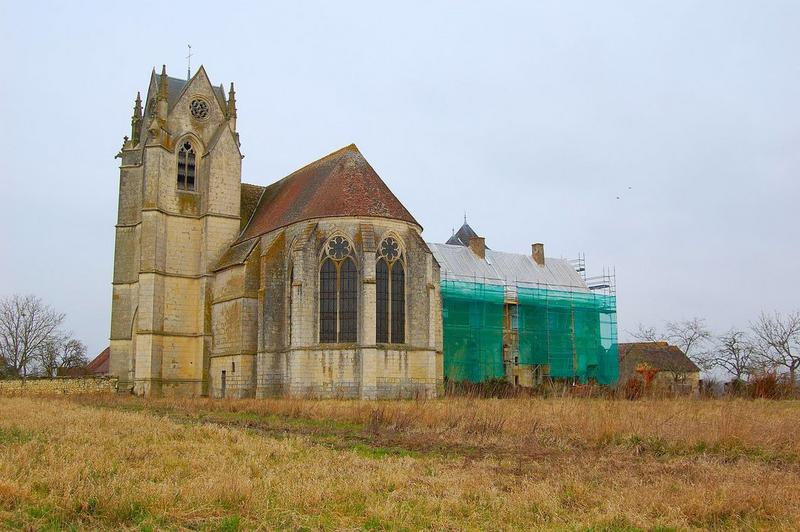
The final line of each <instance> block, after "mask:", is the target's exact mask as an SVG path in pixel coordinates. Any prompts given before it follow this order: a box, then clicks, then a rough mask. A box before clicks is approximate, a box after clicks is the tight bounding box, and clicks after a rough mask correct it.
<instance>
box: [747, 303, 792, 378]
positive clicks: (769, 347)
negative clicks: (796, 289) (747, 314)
mask: <svg viewBox="0 0 800 532" xmlns="http://www.w3.org/2000/svg"><path fill="white" fill-rule="evenodd" d="M751 329H752V331H753V335H754V336H755V337H756V339H757V342H758V356H760V357H761V358H762V359H763V360H764V361H765V362H766V363H767V364H769V365H771V366H772V367H774V368H785V369H786V370H787V371H788V372H789V378H790V380H791V382H792V386H794V385H795V383H796V382H797V370H798V368H800V312H792V313H789V314H787V315H783V314H781V313H780V312H774V313H772V314H766V313H764V312H762V313H761V316H759V318H758V321H756V322H755V323H753V324H752V325H751Z"/></svg>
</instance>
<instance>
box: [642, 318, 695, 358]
mask: <svg viewBox="0 0 800 532" xmlns="http://www.w3.org/2000/svg"><path fill="white" fill-rule="evenodd" d="M629 334H630V335H631V336H633V337H634V338H636V339H637V340H640V341H642V342H668V343H670V344H672V345H674V346H677V347H679V348H680V350H681V351H683V352H684V353H685V354H686V356H687V357H689V358H690V359H692V360H693V361H696V362H697V361H701V360H702V359H703V357H704V356H705V354H706V353H705V348H706V346H707V344H708V342H709V340H710V339H711V331H709V330H708V327H706V322H705V320H704V319H702V318H692V319H688V320H680V321H668V322H667V323H666V326H665V328H664V330H663V331H660V330H658V329H656V328H655V327H645V326H643V325H642V324H639V326H638V328H637V330H636V331H634V332H629Z"/></svg>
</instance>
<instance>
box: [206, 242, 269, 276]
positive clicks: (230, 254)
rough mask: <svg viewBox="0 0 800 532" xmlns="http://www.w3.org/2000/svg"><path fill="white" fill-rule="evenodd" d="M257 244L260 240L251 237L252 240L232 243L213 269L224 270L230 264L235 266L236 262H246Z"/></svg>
mask: <svg viewBox="0 0 800 532" xmlns="http://www.w3.org/2000/svg"><path fill="white" fill-rule="evenodd" d="M256 244H258V240H257V239H255V238H251V239H250V240H245V241H244V242H239V243H238V244H234V245H232V246H231V247H229V248H228V249H227V251H225V253H223V254H222V257H220V259H219V260H218V261H217V264H216V266H214V268H213V271H215V272H216V271H219V270H223V269H225V268H228V267H230V266H235V265H236V264H244V261H246V260H247V257H248V256H249V255H250V252H251V251H253V248H254V247H255V246H256Z"/></svg>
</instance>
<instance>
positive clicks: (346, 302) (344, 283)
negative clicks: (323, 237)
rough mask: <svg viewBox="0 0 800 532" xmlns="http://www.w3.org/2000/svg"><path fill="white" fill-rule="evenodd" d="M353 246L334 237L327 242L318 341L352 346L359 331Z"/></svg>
mask: <svg viewBox="0 0 800 532" xmlns="http://www.w3.org/2000/svg"><path fill="white" fill-rule="evenodd" d="M352 253H353V246H352V245H351V244H350V242H349V241H348V240H347V239H346V238H344V237H342V236H335V237H333V238H331V239H330V240H328V242H326V243H325V249H324V253H323V259H322V265H321V266H320V270H319V341H320V342H321V343H336V342H342V343H345V342H346V343H352V342H356V341H357V336H358V335H357V331H358V270H357V269H356V263H355V261H354V260H353V257H352Z"/></svg>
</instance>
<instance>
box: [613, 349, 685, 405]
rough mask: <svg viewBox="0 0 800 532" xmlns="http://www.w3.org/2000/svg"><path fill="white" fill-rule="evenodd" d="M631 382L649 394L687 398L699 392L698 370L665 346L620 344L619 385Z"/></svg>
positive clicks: (678, 353) (680, 352)
mask: <svg viewBox="0 0 800 532" xmlns="http://www.w3.org/2000/svg"><path fill="white" fill-rule="evenodd" d="M631 379H635V380H638V381H640V382H641V383H642V384H644V385H645V387H646V388H649V389H651V390H659V391H666V392H671V393H678V394H687V395H688V394H694V393H697V392H698V390H699V386H700V368H698V367H697V365H696V364H695V363H694V362H692V361H691V359H689V357H687V356H686V354H685V353H684V352H683V351H681V349H680V348H679V347H677V346H674V345H670V344H669V343H667V342H633V343H623V344H619V382H620V383H622V384H625V383H626V382H628V381H630V380H631Z"/></svg>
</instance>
